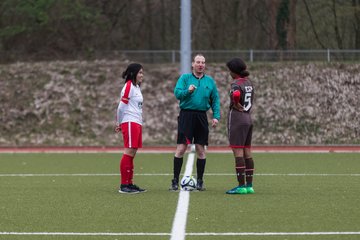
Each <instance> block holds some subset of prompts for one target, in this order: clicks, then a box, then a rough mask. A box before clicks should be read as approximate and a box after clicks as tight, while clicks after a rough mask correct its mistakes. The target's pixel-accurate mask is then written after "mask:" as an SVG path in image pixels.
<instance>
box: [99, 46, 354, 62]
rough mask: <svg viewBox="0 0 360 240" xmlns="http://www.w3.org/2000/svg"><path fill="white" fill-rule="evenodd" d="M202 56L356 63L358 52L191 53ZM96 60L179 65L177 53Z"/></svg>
mask: <svg viewBox="0 0 360 240" xmlns="http://www.w3.org/2000/svg"><path fill="white" fill-rule="evenodd" d="M192 52H193V53H202V54H204V55H205V57H206V61H207V62H208V63H211V62H226V61H228V60H229V59H231V58H233V57H241V58H243V59H244V60H245V61H249V62H279V61H323V62H338V61H341V62H343V61H351V62H360V50H335V49H326V50H253V49H249V50H193V51H192ZM95 55H96V56H95V57H96V58H120V59H128V60H130V61H135V60H136V61H140V62H145V63H179V62H180V51H179V50H122V51H112V52H101V51H99V52H96V53H95Z"/></svg>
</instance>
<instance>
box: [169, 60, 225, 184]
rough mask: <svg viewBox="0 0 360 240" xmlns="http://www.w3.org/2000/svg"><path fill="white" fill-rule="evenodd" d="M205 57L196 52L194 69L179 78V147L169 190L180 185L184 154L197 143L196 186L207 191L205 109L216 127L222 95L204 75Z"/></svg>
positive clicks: (206, 127)
mask: <svg viewBox="0 0 360 240" xmlns="http://www.w3.org/2000/svg"><path fill="white" fill-rule="evenodd" d="M204 71H205V57H204V56H203V55H202V54H197V55H195V57H194V59H193V62H192V73H186V74H182V75H181V76H180V78H179V79H178V81H177V83H176V86H175V89H174V94H175V97H176V98H177V99H178V100H179V101H180V103H179V105H180V114H179V116H178V135H177V147H176V152H175V156H174V169H173V170H174V178H173V179H172V180H171V186H170V189H169V190H170V191H177V190H178V189H179V176H180V172H181V167H182V165H183V156H184V154H185V152H186V148H187V145H188V144H192V143H194V144H195V149H196V153H197V160H196V169H197V186H196V189H197V190H199V191H204V190H205V187H204V181H203V176H204V171H205V164H206V154H205V145H208V138H209V124H208V119H207V115H206V112H207V111H208V110H209V109H210V108H211V110H212V112H213V118H212V127H216V125H217V124H218V122H219V119H220V99H219V94H218V90H217V87H216V84H215V81H214V79H213V78H212V77H210V76H208V75H205V74H204Z"/></svg>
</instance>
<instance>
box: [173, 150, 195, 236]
mask: <svg viewBox="0 0 360 240" xmlns="http://www.w3.org/2000/svg"><path fill="white" fill-rule="evenodd" d="M194 159H195V153H189V154H188V159H187V161H186V168H185V172H184V175H185V176H191V175H192V169H193V165H194ZM189 202H190V192H189V191H181V190H180V193H179V200H178V205H177V207H176V213H175V217H174V221H173V225H172V230H171V237H170V240H184V239H185V235H186V220H187V213H188V209H189Z"/></svg>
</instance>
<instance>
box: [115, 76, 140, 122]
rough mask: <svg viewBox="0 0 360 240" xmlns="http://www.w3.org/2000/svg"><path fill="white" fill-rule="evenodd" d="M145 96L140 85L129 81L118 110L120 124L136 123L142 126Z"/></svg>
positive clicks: (123, 91)
mask: <svg viewBox="0 0 360 240" xmlns="http://www.w3.org/2000/svg"><path fill="white" fill-rule="evenodd" d="M142 104H143V96H142V93H141V90H140V86H139V85H136V86H135V85H134V84H132V82H131V81H127V82H126V83H125V86H124V87H123V89H122V90H121V94H120V102H119V105H118V108H117V122H118V124H121V123H124V122H135V123H138V124H140V125H142V122H143V121H142Z"/></svg>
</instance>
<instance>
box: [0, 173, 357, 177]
mask: <svg viewBox="0 0 360 240" xmlns="http://www.w3.org/2000/svg"><path fill="white" fill-rule="evenodd" d="M135 175H136V176H150V177H156V176H172V174H171V173H138V174H135ZM190 175H191V174H190ZM205 175H206V176H233V175H234V173H206V174H205ZM255 175H256V176H270V177H271V176H285V177H286V176H287V177H308V176H313V177H360V173H257V174H255ZM98 176H100V177H112V176H119V173H2V174H0V177H98Z"/></svg>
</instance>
